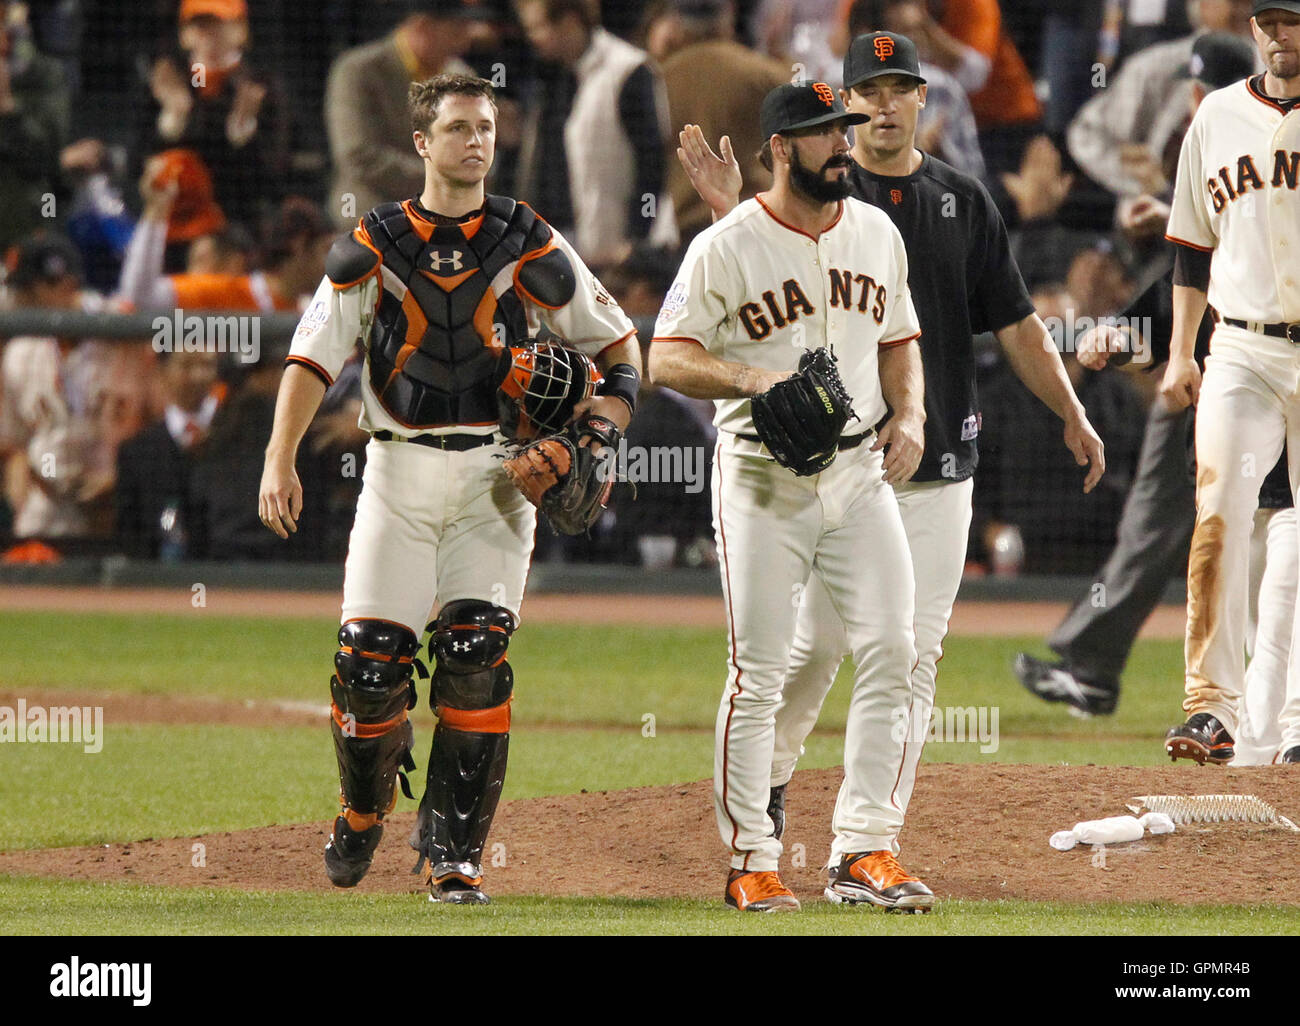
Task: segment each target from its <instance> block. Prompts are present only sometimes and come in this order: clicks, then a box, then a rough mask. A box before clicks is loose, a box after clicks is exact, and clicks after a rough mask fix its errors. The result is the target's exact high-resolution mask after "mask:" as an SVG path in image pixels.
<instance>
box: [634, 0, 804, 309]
mask: <svg viewBox="0 0 1300 1026" xmlns="http://www.w3.org/2000/svg"><path fill="white" fill-rule="evenodd" d="M734 20H735V17H734V11H733V10H732V5H731V3H730V2H729V0H670V2H669V3H668V4H667V5H666V7H665V8H664V11H663V13H662V14H661V15H660V16H659V17H657V18H656V19H655V20H654V22H652V24H651V31H650V37H652V38H653V39H655V40H656V47H657V49H658V50H659V53H657V54H656V55H655V56H656V57H657V58H658V59H659V60H660V62H661V67H662V71H663V77H664V86H665V87H666V89H667V91H668V122H669V124H671V125H672V126H673V128H674V129H677V130H680V129H681V127H682V126H683V125H688V124H690V125H699V126H700V128H701V129H702V130H703V132H704V137H705V138H706V139H717V138H718V137H719V136H722V135H729V137H730V139H731V146H732V149H733V151H734V152H735V154H736V157H737V159H738V160H739V161H740V168H741V174H742V175H743V177H744V183H745V184H744V186H743V188H742V190H741V194H740V198H741V199H749V197H751V196H753V195H754V194H755V193H756V192H759V191H761V190H762V189H765V188H767V187H768V185H769V184H770V183H771V175H770V174H769V173H768V172H767V171H765V170H763V166H762V164H760V163H759V161H758V151H759V148H760V147H761V146H762V144H763V139H762V138H761V137H760V135H759V131H758V108H759V106H760V105H761V104H762V102H763V97H764V96H766V95H767V94H768V92H770V91H771V90H772V89H775V88H776V87H777V86H779V85H780V84H781V83H782V82H785V81H786V80H787V79H788V78H789V74H788V73H787V71H786V69H785V66H784V65H782V64H781V63H780V62H779V61H776V60H773V59H772V58H770V57H764V56H763V55H762V54H760V53H758V52H756V51H754V50H751V49H750V48H749V47H747V46H742V45H741V44H740V43H738V42H736V41H735V39H734V38H733V34H734V30H733V27H732V26H733V24H734ZM706 81H707V82H708V83H709V86H708V88H701V87H700V84H701V83H702V82H706ZM668 191H669V193H670V194H671V195H672V198H673V210H674V211H675V213H676V216H677V227H678V230H679V231H680V232H681V234H682V239H683V241H689V240H690V239H691V238H692V237H694V236H695V234H696V233H698V232H699V231H701V230H703V229H704V228H707V227H708V226H709V224H710V222H711V220H712V215H711V214H710V211H709V208H708V205H707V204H706V203H705V202H704V201H703V200H702V199H700V196H699V194H698V193H697V192H696V191H695V189H694V187H693V186H692V185H691V182H690V179H688V178H687V177H686V172H685V171H683V170H682V166H681V163H680V162H679V161H676V160H673V161H669V163H668ZM668 284H669V285H671V284H672V282H671V280H670V281H669V283H668ZM665 288H666V286H665ZM661 298H662V297H661ZM625 309H626V308H625ZM657 312H658V308H656V309H655V310H654V311H651V316H653V315H654V313H657Z"/></svg>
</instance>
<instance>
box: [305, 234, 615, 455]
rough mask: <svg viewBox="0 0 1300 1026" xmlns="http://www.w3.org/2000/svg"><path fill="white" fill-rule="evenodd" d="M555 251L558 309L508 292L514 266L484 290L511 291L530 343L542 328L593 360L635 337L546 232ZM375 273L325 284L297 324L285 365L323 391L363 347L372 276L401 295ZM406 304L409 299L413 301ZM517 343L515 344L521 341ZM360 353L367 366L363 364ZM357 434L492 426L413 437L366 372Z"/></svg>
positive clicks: (561, 242)
mask: <svg viewBox="0 0 1300 1026" xmlns="http://www.w3.org/2000/svg"><path fill="white" fill-rule="evenodd" d="M552 233H553V234H552V241H553V243H554V245H555V247H557V248H560V249H562V250H563V251H564V252H565V254H566V255H567V256H568V258H569V262H570V264H571V265H572V267H573V272H574V294H573V298H572V299H570V300H569V302H567V303H565V304H564V305H563V306H560V307H555V308H549V307H546V306H543V305H542V304H541V303H538V302H537V301H535V300H534V299H532V298H531V297H530V296H529V295H528V294H527V293H526V292H525V291H524V290H523V289H517V288H515V277H516V271H517V267H516V264H517V263H518V262H517V261H516V262H513V263H511V264H509V265H507V266H506V267H505V268H503V269H502V270H501V271H500V272H499V273H498V274H497V276H496V278H495V279H494V280H493V282H492V285H491V288H492V291H493V292H494V293H495V294H496V295H497V296H500V295H502V294H503V293H504V292H505V291H506V290H507V289H515V292H516V294H517V295H518V296H519V299H520V301H521V303H522V304H523V307H524V311H525V314H526V316H527V319H528V334H529V335H530V336H535V335H537V334H538V332H539V331H540V330H541V328H542V327H543V326H545V327H546V328H547V329H548V330H550V331H552V332H554V333H555V334H556V335H558V336H560V338H562V339H564V340H565V342H566V343H567V344H568V345H570V346H571V347H572V348H574V349H577V350H579V351H580V352H583V353H586V354H587V355H588V356H590V357H592V359H595V358H596V357H598V356H599V355H600V354H601V353H602V352H603V351H604V350H605V349H608V348H609V347H610V346H612V345H616V344H617V343H619V342H622V341H624V340H626V339H629V338H632V337H634V336H635V334H636V329H635V328H634V327H633V325H632V322H631V321H630V320H628V318H627V315H626V314H625V313H624V312H623V309H622V308H621V307H620V306H619V305H618V303H617V302H615V301H614V299H613V297H612V296H610V294H609V293H608V292H607V291H606V290H605V287H604V286H603V285H602V284H601V283H600V281H599V279H597V278H596V276H595V275H594V274H593V273H592V272H591V271H590V270H588V268H587V265H586V264H584V263H583V262H582V258H581V257H579V256H578V254H577V252H576V251H575V250H574V249H573V247H572V246H571V245H570V244H569V242H568V241H567V240H566V239H564V238H563V237H562V236H561V235H560V233H559V232H556V231H554V229H552ZM377 270H378V273H377V274H371V275H367V276H366V277H365V278H363V279H362V280H361V281H359V282H356V283H354V284H352V285H350V286H348V287H346V288H339V287H337V286H335V285H334V283H333V282H331V281H330V279H329V278H328V277H326V278H323V279H321V283H320V285H319V286H318V287H317V289H316V293H315V295H313V296H312V299H311V302H310V303H309V304H308V306H307V311H306V312H305V313H304V314H303V315H302V318H301V320H299V322H298V327H297V329H296V330H295V331H294V335H293V341H292V343H291V344H290V347H289V356H288V359H289V361H290V362H293V363H299V364H305V365H307V366H308V367H310V368H311V369H312V370H314V371H316V373H317V375H318V376H320V377H321V378H322V379H323V380H324V381H325V382H326V384H327V385H328V384H333V382H334V379H335V377H337V376H338V372H339V370H340V369H341V368H342V366H343V364H344V362H346V360H347V359H348V357H349V356H351V355H352V353H353V350H354V347H355V345H356V343H357V342H358V341H360V342H363V343H366V344H367V346H368V345H369V340H370V327H371V322H372V321H373V319H374V317H375V313H376V311H377V310H378V308H379V300H380V288H379V275H382V276H383V280H384V288H385V289H387V290H388V291H389V292H390V293H392V294H394V295H396V296H399V297H402V298H403V300H404V301H405V298H406V296H407V289H406V286H405V285H404V284H403V283H402V282H401V280H400V279H399V278H398V277H397V275H395V274H394V273H393V272H392V271H390V270H389V269H388V268H387V267H386V266H384V265H383V264H379V265H378V269H377ZM412 302H413V300H412ZM520 341H522V340H520ZM369 358H370V356H369V351H368V349H367V353H366V359H367V361H368V360H369ZM358 426H359V427H360V428H361V429H362V430H363V431H370V432H374V431H391V432H393V433H394V434H396V435H401V436H409V435H412V434H442V433H477V434H491V433H492V432H493V431H494V430H496V424H495V423H493V424H469V425H449V426H446V427H439V428H437V429H435V430H432V431H412V430H411V428H409V427H407V426H404V425H403V424H401V423H399V422H398V421H397V420H395V419H394V418H393V417H392V416H391V415H390V414H389V413H388V411H387V410H385V409H384V407H383V405H382V404H381V403H380V402H379V399H378V397H377V396H376V395H375V391H374V388H373V387H372V385H371V383H370V367H369V366H368V365H367V367H366V368H365V372H364V373H363V374H362V375H361V416H360V418H359V419H358Z"/></svg>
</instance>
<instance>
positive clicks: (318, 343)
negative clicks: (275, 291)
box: [257, 229, 379, 538]
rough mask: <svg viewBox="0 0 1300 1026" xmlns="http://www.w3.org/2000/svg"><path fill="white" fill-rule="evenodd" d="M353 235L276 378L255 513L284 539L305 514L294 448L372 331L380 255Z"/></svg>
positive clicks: (331, 263)
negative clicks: (355, 349)
mask: <svg viewBox="0 0 1300 1026" xmlns="http://www.w3.org/2000/svg"><path fill="white" fill-rule="evenodd" d="M358 232H360V229H358V230H357V232H353V233H351V234H349V235H347V236H345V237H344V238H343V239H341V240H340V241H339V242H337V243H335V244H334V247H333V249H331V250H330V254H329V256H328V258H326V261H325V268H326V277H325V278H324V279H323V280H322V281H321V283H320V286H319V287H318V288H317V289H316V294H315V295H314V296H312V300H311V303H310V304H309V305H308V307H307V312H306V313H304V314H303V315H302V319H301V320H300V321H299V322H298V327H297V329H296V330H295V331H294V334H293V342H292V343H291V345H290V347H289V355H288V357H286V362H287V363H288V366H287V367H286V368H285V371H284V377H283V378H282V379H281V380H280V391H279V394H278V395H277V396H276V400H275V420H274V422H273V424H272V427H271V441H270V443H269V444H268V445H267V447H266V461H265V463H264V464H263V466H262V484H261V487H260V488H259V490H258V496H257V510H258V516H259V517H260V518H261V521H262V523H264V524H265V525H266V526H267V527H268V528H269V529H270V530H272V531H274V532H275V533H276V534H278V535H279V536H280V537H281V538H288V537H289V532H291V531H297V530H298V517H299V516H300V515H301V513H302V484H301V482H299V480H298V473H297V471H296V470H295V469H294V464H295V462H296V461H297V458H298V446H299V445H300V444H301V443H302V439H303V436H304V435H305V434H306V433H307V428H308V427H309V426H310V425H311V421H312V418H313V417H314V416H315V415H316V410H317V408H318V407H319V406H320V403H321V399H322V398H324V396H325V390H326V389H327V388H328V387H329V386H330V385H332V384H333V383H334V378H335V377H336V376H337V375H338V372H339V370H340V369H341V368H342V367H343V364H344V362H345V361H346V360H347V358H348V356H350V355H351V353H352V349H353V347H354V346H355V345H356V342H357V339H359V338H361V337H363V336H364V335H365V333H366V332H367V331H369V329H370V322H371V319H372V318H373V317H374V311H375V307H376V305H377V304H378V301H379V282H378V275H379V254H378V253H377V252H376V251H374V250H372V249H370V248H369V247H368V246H365V245H363V244H362V243H361V242H359V241H358V239H357V236H358Z"/></svg>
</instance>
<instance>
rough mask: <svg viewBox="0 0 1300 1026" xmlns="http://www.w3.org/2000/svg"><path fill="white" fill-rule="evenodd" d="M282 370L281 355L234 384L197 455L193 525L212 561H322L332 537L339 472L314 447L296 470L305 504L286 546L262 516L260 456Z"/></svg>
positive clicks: (307, 449) (305, 450)
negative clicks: (332, 498) (329, 507)
mask: <svg viewBox="0 0 1300 1026" xmlns="http://www.w3.org/2000/svg"><path fill="white" fill-rule="evenodd" d="M283 373H284V364H283V363H282V362H281V361H280V360H267V361H264V362H263V363H261V364H259V365H258V366H256V367H254V368H253V370H252V371H251V372H250V373H248V374H247V375H245V376H244V377H243V378H242V380H240V381H239V382H238V383H236V384H233V385H232V387H231V391H230V397H229V398H228V399H227V400H226V401H225V402H223V403H222V404H221V405H220V406H219V407H218V409H217V413H216V415H215V416H214V417H213V419H212V428H211V430H210V432H209V433H208V438H207V442H206V443H205V444H204V445H203V447H202V449H201V450H200V452H199V453H198V460H197V462H196V464H195V466H194V468H193V474H192V476H191V478H190V480H191V497H192V503H193V506H192V509H193V517H194V521H193V522H194V525H195V527H194V529H195V530H197V531H198V532H200V533H201V535H202V537H203V538H204V544H205V546H206V551H207V555H208V557H209V558H212V559H220V560H223V561H224V560H234V561H239V562H247V561H254V560H255V561H259V562H261V561H270V560H275V561H279V560H285V559H290V560H312V559H320V558H322V555H323V551H324V549H323V545H324V542H325V539H326V537H327V534H328V532H327V530H326V525H325V523H324V520H325V509H326V506H325V501H326V497H327V494H328V489H329V484H330V481H331V479H332V478H334V477H337V475H338V474H339V473H340V470H339V466H338V464H337V463H334V462H333V461H332V460H330V459H328V458H327V457H326V456H323V455H321V454H318V453H315V452H313V451H312V449H311V447H310V446H303V451H301V452H300V453H299V456H298V465H297V470H298V476H299V478H300V480H301V481H302V484H303V489H304V493H303V494H304V496H305V498H304V502H305V505H304V506H303V512H302V518H301V519H300V520H299V521H298V531H297V532H296V533H294V534H291V535H290V536H289V541H288V543H287V544H286V543H284V542H282V541H280V540H279V539H278V538H276V537H275V535H273V534H271V533H270V532H269V531H267V530H266V528H265V527H263V526H262V523H261V521H260V520H258V517H257V491H258V486H259V485H260V484H261V479H262V468H261V460H260V458H259V457H260V455H261V452H262V450H263V449H264V448H265V447H266V440H267V439H268V438H270V437H271V423H272V421H273V420H274V417H275V394H276V390H277V389H278V388H279V386H280V377H281V375H282V374H283Z"/></svg>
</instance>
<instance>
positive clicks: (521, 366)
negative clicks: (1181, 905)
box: [499, 342, 621, 534]
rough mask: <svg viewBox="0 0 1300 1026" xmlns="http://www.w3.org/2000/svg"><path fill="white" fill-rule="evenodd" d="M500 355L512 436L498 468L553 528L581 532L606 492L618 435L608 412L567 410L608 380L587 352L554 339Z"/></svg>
mask: <svg viewBox="0 0 1300 1026" xmlns="http://www.w3.org/2000/svg"><path fill="white" fill-rule="evenodd" d="M506 359H508V361H509V362H508V367H507V369H506V373H505V376H504V378H503V380H502V385H501V391H500V393H499V396H500V398H499V402H500V405H501V411H502V417H501V423H502V430H503V431H504V432H505V433H506V435H507V436H508V437H509V438H511V440H512V444H511V446H510V448H511V449H512V455H511V456H510V458H509V459H507V460H506V462H505V471H506V474H507V476H508V477H509V478H510V480H511V481H512V482H513V483H514V485H515V487H516V488H518V489H519V491H520V492H522V493H523V495H524V497H525V498H527V499H528V501H529V502H531V503H532V504H533V505H534V506H536V507H537V508H538V509H540V510H541V511H542V512H543V513H545V514H546V518H547V519H548V520H549V521H550V522H551V526H552V527H554V528H555V529H556V530H557V531H559V532H560V533H561V534H582V533H584V532H585V531H587V530H588V529H589V528H590V527H591V526H592V524H594V523H595V522H596V520H597V519H598V518H599V517H600V514H601V511H602V510H603V509H604V508H605V503H606V502H607V501H608V499H609V493H610V490H611V489H612V488H613V486H614V477H615V474H614V465H613V460H614V455H615V452H616V450H617V448H618V442H619V438H620V437H621V436H620V432H619V430H618V426H617V425H616V424H615V423H614V422H613V421H612V420H610V419H609V418H608V417H601V416H597V415H594V414H590V413H584V414H580V415H578V416H576V417H575V413H576V411H577V408H578V404H579V403H581V402H583V401H584V400H587V399H590V398H591V397H592V396H593V395H596V394H602V393H605V392H606V391H607V388H606V386H607V384H608V382H607V380H606V379H605V378H602V377H601V376H600V373H599V372H598V371H597V370H596V366H595V364H594V363H592V361H591V359H590V358H589V357H586V356H583V355H582V354H581V353H578V352H575V351H574V350H572V349H568V348H566V347H565V346H562V345H559V344H557V343H554V342H532V343H530V344H529V345H528V346H526V347H523V348H518V349H510V350H509V351H508V353H507V354H506ZM617 370H618V368H617V367H616V368H612V370H611V373H613V372H616V371H617Z"/></svg>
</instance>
